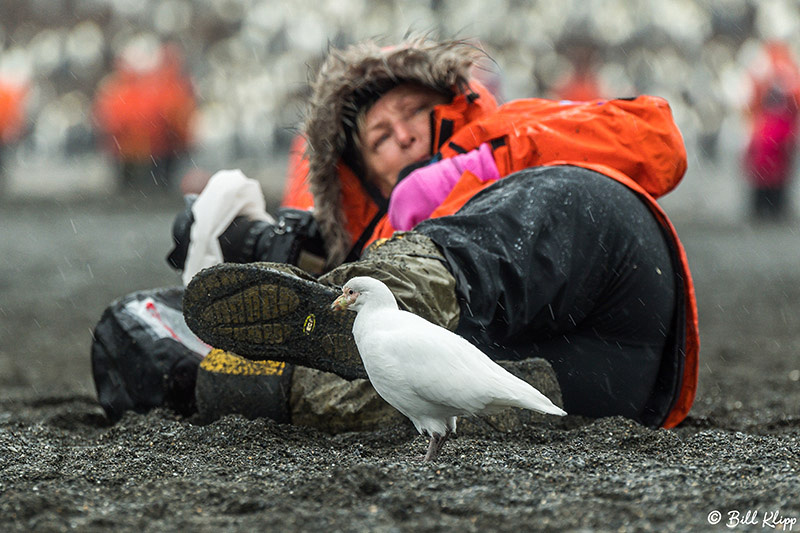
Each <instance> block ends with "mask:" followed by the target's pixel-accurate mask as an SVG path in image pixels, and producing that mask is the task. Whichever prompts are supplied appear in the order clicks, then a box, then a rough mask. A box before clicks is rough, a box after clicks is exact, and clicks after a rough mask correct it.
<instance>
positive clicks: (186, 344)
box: [91, 287, 210, 422]
mask: <svg viewBox="0 0 800 533" xmlns="http://www.w3.org/2000/svg"><path fill="white" fill-rule="evenodd" d="M182 300H183V287H171V288H161V289H152V290H146V291H138V292H134V293H131V294H129V295H127V296H124V297H122V298H120V299H117V300H115V301H114V302H112V303H111V305H110V306H109V307H108V308H106V310H105V311H104V312H103V315H102V317H101V318H100V321H99V322H98V324H97V326H96V327H95V330H94V340H93V342H92V351H91V358H92V375H93V376H94V382H95V388H96V389H97V398H98V400H99V402H100V405H101V406H102V407H103V409H104V410H105V412H106V414H107V415H108V417H109V418H110V419H111V421H112V422H116V421H117V420H119V419H120V418H121V417H122V415H123V413H124V412H125V411H129V410H130V411H136V412H138V413H144V412H147V411H149V410H150V409H153V408H155V407H168V408H170V409H173V410H175V411H177V412H178V413H180V414H182V415H184V416H188V415H191V414H193V413H194V412H196V411H197V407H196V404H195V394H194V389H195V382H196V380H197V369H198V367H199V365H200V361H201V360H202V359H203V357H205V355H206V354H207V353H208V352H209V351H210V347H209V346H208V345H207V344H205V343H204V342H203V341H201V340H200V339H199V338H197V336H195V335H194V333H192V332H191V331H190V330H189V328H188V327H187V326H186V323H185V322H184V320H183V314H182Z"/></svg>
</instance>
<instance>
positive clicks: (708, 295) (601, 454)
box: [0, 195, 800, 531]
mask: <svg viewBox="0 0 800 533" xmlns="http://www.w3.org/2000/svg"><path fill="white" fill-rule="evenodd" d="M179 206H180V201H179V200H174V201H171V202H167V201H166V200H164V199H153V198H148V197H146V196H144V195H142V196H135V197H133V198H127V200H126V201H125V202H123V201H122V200H109V201H106V200H102V201H93V202H79V203H68V204H65V203H35V204H30V203H29V204H19V203H15V204H8V203H4V204H3V205H1V206H0V223H1V225H2V234H3V236H2V238H1V239H0V530H2V531H72V530H75V531H108V530H115V531H255V530H275V531H292V530H307V531H322V530H325V531H440V530H450V531H520V530H521V531H525V530H554V531H555V530H558V531H572V530H585V531H640V530H644V531H704V530H718V531H722V530H727V529H728V528H727V527H725V525H726V524H727V523H729V521H730V524H731V525H736V524H737V522H736V521H735V518H736V515H735V514H734V513H736V512H738V513H739V515H738V518H739V522H738V526H737V527H735V528H732V529H733V530H747V531H756V530H764V529H769V526H771V525H776V522H777V525H779V526H780V525H781V524H780V520H786V521H787V522H786V523H785V524H784V527H785V529H786V530H789V528H790V526H792V528H793V529H794V530H800V523H797V522H800V355H798V354H800V230H798V229H797V225H796V224H794V225H788V224H787V225H781V226H758V227H754V226H750V225H748V224H746V223H744V222H743V223H742V224H741V225H737V226H724V225H721V224H720V225H714V224H700V223H696V222H692V221H691V220H676V221H675V222H676V225H677V227H678V230H679V232H680V233H681V235H682V237H683V239H684V243H685V245H686V248H687V251H688V253H689V257H690V262H691V264H692V267H693V270H694V276H695V281H696V284H697V293H698V300H699V305H700V319H701V334H702V338H701V342H702V353H701V383H700V389H699V393H698V397H697V401H696V402H695V406H694V408H693V410H692V413H691V415H690V417H689V419H688V420H687V421H686V422H685V423H684V424H683V425H682V426H680V427H679V428H678V429H676V430H671V431H665V430H657V431H654V430H650V429H646V428H643V427H640V426H637V425H636V424H634V423H631V422H629V421H626V420H624V419H618V418H611V419H603V420H582V419H575V418H574V417H567V419H565V420H554V421H552V422H549V423H547V424H545V425H542V426H532V427H525V428H523V429H520V430H518V431H513V432H510V433H497V432H492V431H485V432H480V431H479V432H476V433H473V434H471V435H461V436H460V437H459V438H457V439H456V440H454V441H452V442H449V443H447V444H446V445H445V448H444V451H443V454H442V456H440V460H438V461H437V462H436V463H433V464H423V463H421V462H420V461H419V460H418V456H420V455H422V454H423V453H424V449H425V445H426V442H425V439H423V438H422V437H419V436H417V435H415V433H414V431H413V429H411V428H410V426H400V427H392V428H386V429H385V430H382V431H378V432H372V433H361V434H345V435H339V436H329V435H326V434H323V433H320V432H317V431H315V430H312V429H307V428H300V427H292V426H285V425H277V424H275V423H272V422H271V421H267V420H257V421H247V420H245V419H243V418H240V417H226V418H224V419H222V420H221V421H218V422H215V423H213V424H210V425H207V426H201V425H197V424H195V423H193V421H192V420H187V419H183V418H181V417H179V416H177V415H175V414H173V413H171V412H169V411H163V410H159V411H155V412H152V413H150V414H148V415H135V414H130V415H128V416H126V417H125V418H124V419H123V420H122V421H121V422H120V423H118V424H116V425H114V426H110V425H109V424H108V423H107V422H106V420H105V417H104V415H103V412H102V410H101V409H100V408H99V406H98V405H97V403H96V401H95V397H94V389H93V384H92V381H91V376H90V371H89V346H90V342H91V336H90V335H91V333H90V332H91V329H92V328H93V327H94V324H95V322H96V321H97V319H98V318H99V316H100V313H101V312H102V310H103V308H104V307H105V306H106V305H107V304H108V303H109V302H110V301H111V300H112V299H114V298H116V297H118V296H120V295H122V294H125V293H127V292H130V291H133V290H136V289H144V288H152V287H156V286H165V285H173V284H177V283H178V282H179V278H178V276H177V274H174V273H172V272H170V271H169V270H168V268H167V266H166V263H165V262H164V260H163V258H164V256H165V255H166V252H167V249H168V247H169V235H168V228H169V226H170V224H171V220H172V216H173V213H174V211H175V210H176V209H177V208H178V207H179ZM715 511H718V512H719V513H720V515H719V518H720V523H719V524H717V525H716V526H713V525H711V524H709V519H710V518H711V519H714V518H715V515H714V512H715ZM748 513H749V516H747V514H748ZM792 520H794V521H795V523H793V524H792V523H790V521H792ZM745 521H747V522H753V523H751V524H745V523H744V522H745Z"/></svg>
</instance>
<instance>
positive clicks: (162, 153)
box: [94, 44, 196, 187]
mask: <svg viewBox="0 0 800 533" xmlns="http://www.w3.org/2000/svg"><path fill="white" fill-rule="evenodd" d="M195 108H196V102H195V96H194V90H193V87H192V84H191V81H190V80H189V78H188V76H187V75H186V74H185V73H184V71H183V60H182V58H181V54H180V51H179V50H178V49H177V47H176V46H175V45H172V44H166V45H163V46H161V47H159V48H157V49H153V48H147V47H143V48H138V49H137V47H136V46H134V45H131V46H130V47H129V48H128V49H127V50H126V51H125V53H123V54H122V56H121V57H120V58H118V60H117V62H116V66H115V70H114V72H112V73H111V74H110V75H109V76H108V77H107V78H105V79H104V80H103V81H102V82H101V84H100V86H99V87H98V90H97V95H96V99H95V109H94V117H95V123H96V125H97V127H98V129H99V131H100V133H101V135H102V139H103V145H104V146H105V148H106V150H107V151H108V153H110V154H112V156H113V157H114V159H115V160H116V161H117V162H118V163H119V166H120V178H121V181H122V183H123V184H124V185H125V186H129V187H130V186H135V185H139V186H141V185H144V184H146V183H148V182H149V183H155V184H156V185H167V184H168V183H169V182H170V181H171V180H172V179H173V173H174V171H175V166H176V164H177V162H178V161H179V159H180V157H181V156H183V155H185V154H186V153H187V152H188V150H189V148H190V145H191V142H192V131H191V126H192V117H193V115H194V112H195Z"/></svg>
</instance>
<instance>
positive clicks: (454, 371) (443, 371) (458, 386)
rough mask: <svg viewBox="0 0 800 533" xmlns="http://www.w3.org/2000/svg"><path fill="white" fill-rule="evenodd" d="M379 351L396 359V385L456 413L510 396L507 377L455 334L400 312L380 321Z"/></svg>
mask: <svg viewBox="0 0 800 533" xmlns="http://www.w3.org/2000/svg"><path fill="white" fill-rule="evenodd" d="M381 329H382V330H383V331H382V334H381V335H379V336H378V335H376V336H375V337H374V338H380V339H382V341H381V344H382V345H383V346H382V347H381V348H380V349H381V350H384V351H386V350H389V351H391V352H392V353H394V354H395V356H396V357H398V358H399V361H398V363H399V364H398V365H397V366H396V368H394V369H393V373H394V374H395V376H396V377H395V380H396V381H402V382H403V383H405V384H407V386H408V387H409V388H410V390H411V391H412V392H413V393H414V394H415V395H416V396H418V397H419V398H420V399H422V400H424V401H426V402H429V403H431V404H434V405H438V406H441V407H442V408H448V409H452V410H453V412H454V414H456V413H458V414H468V413H469V414H472V413H477V412H480V411H482V410H483V409H485V408H486V407H487V406H490V405H491V404H492V403H493V402H495V401H496V400H497V399H498V398H504V397H506V396H508V389H509V387H512V388H513V386H514V385H516V383H513V384H512V383H511V382H509V383H507V382H505V381H504V380H506V379H507V378H508V377H510V378H512V379H513V382H516V381H517V378H514V377H513V376H510V374H508V373H507V372H505V370H504V369H502V368H500V367H499V366H497V365H496V364H495V363H494V362H492V361H491V360H490V359H489V358H488V357H487V356H486V355H485V354H483V353H482V352H481V351H480V350H478V349H477V348H476V347H475V346H473V345H472V344H470V343H469V342H468V341H466V340H465V339H463V338H462V337H459V336H458V335H456V334H454V333H452V332H450V331H448V330H446V329H444V328H441V327H439V326H436V325H434V324H431V323H430V322H428V321H426V320H424V319H422V318H420V317H418V316H416V315H413V314H411V313H406V312H403V311H395V312H394V313H392V316H391V317H385V316H384V317H382V325H381Z"/></svg>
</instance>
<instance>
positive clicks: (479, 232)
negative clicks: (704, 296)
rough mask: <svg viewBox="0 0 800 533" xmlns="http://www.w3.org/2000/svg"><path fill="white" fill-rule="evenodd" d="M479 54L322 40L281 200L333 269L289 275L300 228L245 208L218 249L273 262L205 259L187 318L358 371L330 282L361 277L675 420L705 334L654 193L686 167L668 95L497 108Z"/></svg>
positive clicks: (578, 403) (569, 406)
mask: <svg viewBox="0 0 800 533" xmlns="http://www.w3.org/2000/svg"><path fill="white" fill-rule="evenodd" d="M479 56H480V52H479V51H478V50H477V49H476V48H475V47H474V46H471V45H469V44H467V43H464V42H461V41H445V42H435V41H430V40H425V39H418V40H409V41H407V42H404V43H402V44H400V45H398V46H395V47H390V48H382V47H379V46H377V45H375V44H373V43H361V44H359V45H355V46H352V47H350V48H347V49H344V50H331V52H330V54H329V57H328V59H327V61H326V62H325V63H324V65H323V66H322V68H321V70H320V72H319V74H318V77H317V79H316V81H315V83H314V85H313V91H314V94H313V96H312V99H311V103H310V108H309V113H308V118H307V120H306V123H305V130H304V134H305V136H306V143H307V146H306V149H305V152H303V151H302V150H303V149H302V147H301V146H300V145H301V144H302V143H301V142H300V141H297V142H296V145H295V146H294V148H293V157H292V159H291V161H292V167H291V168H292V170H291V177H290V183H289V184H288V186H287V195H286V196H285V198H284V208H286V209H290V208H294V209H295V210H299V211H297V212H299V213H306V214H307V216H308V217H309V218H308V219H307V220H311V222H312V225H309V226H306V229H308V228H311V227H313V230H314V232H315V235H314V237H313V240H314V241H315V242H318V243H321V246H319V248H321V249H322V253H323V255H324V256H325V257H324V260H325V266H324V268H323V269H322V270H323V271H324V272H325V273H324V274H323V275H322V276H319V277H317V278H315V277H312V276H310V275H309V274H308V273H305V272H303V271H301V270H299V269H296V268H293V267H292V265H293V264H297V263H296V260H297V257H298V256H297V255H296V254H294V255H291V256H285V254H284V252H285V250H289V249H292V248H291V247H287V246H284V245H282V246H280V247H276V244H277V243H279V242H282V241H283V240H285V239H287V238H288V239H297V236H298V234H300V233H302V232H299V231H296V229H297V227H298V226H297V225H296V224H293V223H292V222H291V221H288V219H286V218H282V219H281V220H280V221H279V222H278V223H277V224H273V223H267V222H264V221H254V222H252V223H248V222H247V220H241V219H240V220H238V222H237V224H234V225H232V231H229V232H226V234H227V235H224V238H223V237H220V239H219V240H220V244H221V245H222V248H223V250H222V251H223V256H224V258H225V260H226V261H233V262H240V263H248V262H252V261H273V263H257V264H252V265H251V264H233V263H225V264H222V265H218V266H217V267H212V268H209V269H206V270H203V271H202V272H200V274H198V275H197V276H195V278H194V280H193V281H192V282H191V283H190V284H189V285H188V287H187V289H186V293H185V296H184V303H183V305H184V315H185V317H186V320H187V323H188V324H189V325H190V327H192V328H193V329H194V331H195V332H196V333H197V334H198V335H199V336H200V337H201V338H202V339H203V340H205V341H206V342H208V343H209V344H211V345H212V346H216V347H217V348H222V349H225V350H230V351H231V352H235V354H236V355H237V356H242V357H246V358H248V359H252V360H264V359H273V360H276V361H286V362H289V363H293V364H295V365H297V366H296V368H295V375H297V374H298V373H299V371H300V370H301V369H302V368H306V367H310V368H316V369H319V370H324V371H326V372H332V373H334V374H337V375H339V376H342V377H343V378H346V379H354V378H359V377H364V376H365V374H364V372H363V367H361V363H360V360H359V358H358V353H357V350H356V348H355V345H354V342H353V340H352V335H351V333H350V331H349V325H348V323H347V320H343V319H339V318H336V317H334V316H333V315H332V314H331V312H330V309H329V306H330V301H332V300H333V298H334V297H335V296H336V294H337V291H336V290H335V289H334V288H333V287H337V286H341V285H342V284H343V283H344V282H345V281H347V279H349V278H350V277H352V276H354V275H369V276H373V277H377V278H379V279H381V280H382V281H384V282H385V283H386V284H387V285H388V286H389V287H390V289H392V291H393V292H394V294H395V296H396V297H397V299H398V301H399V303H400V305H401V307H403V308H406V309H408V310H411V311H413V312H415V313H417V314H420V315H421V316H424V317H426V318H428V319H429V320H431V321H433V322H435V323H438V324H440V325H442V326H444V327H448V328H449V329H452V330H455V331H456V332H457V333H459V334H461V335H462V336H464V337H465V338H467V339H469V340H471V341H472V342H473V343H474V344H476V345H477V346H479V347H480V348H481V349H482V350H484V351H485V352H486V353H487V354H488V355H490V357H493V358H495V359H498V360H500V359H512V360H516V361H517V362H524V361H526V360H531V359H532V358H545V359H546V360H547V361H548V362H549V363H550V364H551V365H552V367H553V369H554V370H555V374H556V376H557V378H558V383H559V385H560V389H561V393H562V395H563V399H564V406H565V409H566V410H567V411H568V412H569V413H574V414H581V415H586V416H609V415H623V416H626V417H629V418H632V419H634V420H638V421H639V422H641V423H644V424H647V425H649V426H662V427H673V426H675V425H676V424H678V423H680V422H681V421H682V420H683V418H684V417H685V416H686V414H687V413H688V411H689V409H690V407H691V405H692V402H693V399H694V394H695V390H696V386H697V368H698V352H699V336H698V330H697V314H696V304H695V298H694V289H693V286H692V281H691V275H690V272H689V268H688V263H687V259H686V256H685V253H684V251H683V248H682V246H681V244H680V241H679V240H678V237H677V234H676V232H675V230H674V228H673V226H672V224H671V223H670V221H669V219H668V218H667V216H666V214H665V213H664V212H663V211H662V210H661V208H660V207H659V206H658V204H657V202H656V200H655V198H656V197H658V196H660V195H662V194H665V193H667V192H669V191H670V190H671V189H672V188H673V187H675V186H676V185H677V184H678V182H679V181H680V180H681V178H682V176H683V174H684V171H685V169H686V152H685V149H684V146H683V140H682V137H681V135H680V132H679V131H678V129H677V127H676V126H675V124H674V121H673V120H672V117H671V113H670V109H669V106H668V104H667V103H666V102H665V101H664V100H662V99H660V98H657V97H651V96H640V97H636V98H629V99H618V100H592V101H589V102H585V103H582V102H554V101H550V100H544V99H536V98H529V99H523V100H516V101H512V102H508V103H507V104H504V105H502V106H500V107H498V106H497V104H496V102H495V100H494V98H493V97H492V95H491V94H490V93H489V91H487V90H486V89H485V88H484V87H483V86H482V85H481V84H480V83H478V82H477V81H475V80H474V79H471V78H470V68H471V65H472V64H473V63H474V61H475V60H476V58H477V57H479ZM303 154H304V155H303ZM234 226H235V228H234ZM187 235H188V231H185V233H184V237H183V240H184V241H185V240H186V238H187ZM176 240H180V239H176ZM276 248H280V249H281V250H282V251H281V253H280V254H278V255H275V254H274V253H272V251H273V250H275V249H276ZM300 248H302V244H301V246H300ZM173 265H174V266H176V267H178V268H180V267H181V264H180V262H177V263H173ZM317 274H319V272H317ZM255 294H258V295H260V296H259V297H258V298H252V297H251V296H252V295H255ZM228 303H231V305H228ZM234 303H235V306H234V305H233V304H234ZM312 317H313V318H312ZM298 321H299V322H298ZM198 379H199V378H198ZM294 386H295V385H294V384H293V385H292V387H294ZM304 390H306V391H307V390H309V389H308V385H307V384H306V387H305V389H304ZM343 394H344V393H343ZM294 415H295V413H294V412H293V417H294ZM298 417H300V415H299V414H298Z"/></svg>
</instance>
